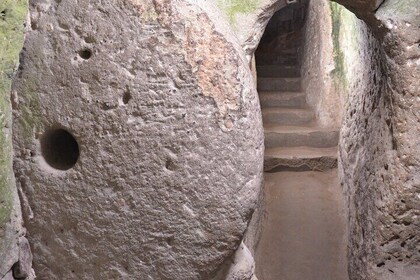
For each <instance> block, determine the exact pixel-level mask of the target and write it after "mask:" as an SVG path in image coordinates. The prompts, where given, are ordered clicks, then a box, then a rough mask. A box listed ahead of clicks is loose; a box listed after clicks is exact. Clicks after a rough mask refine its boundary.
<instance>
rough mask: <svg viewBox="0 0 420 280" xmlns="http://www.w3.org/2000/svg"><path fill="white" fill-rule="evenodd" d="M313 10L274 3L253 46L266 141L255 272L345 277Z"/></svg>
mask: <svg viewBox="0 0 420 280" xmlns="http://www.w3.org/2000/svg"><path fill="white" fill-rule="evenodd" d="M314 2H318V1H314ZM316 4H319V3H315V5H316ZM310 8H312V9H310ZM310 12H312V13H314V12H315V11H314V9H313V7H310V3H309V1H294V2H293V3H291V4H289V5H287V6H286V7H284V8H283V9H281V10H279V11H277V12H276V13H275V14H274V15H273V17H272V18H271V19H270V21H269V23H268V25H267V27H266V29H265V32H264V35H263V36H262V38H261V41H260V44H259V47H258V49H257V50H256V53H255V58H256V66H257V88H258V93H259V97H260V104H261V110H262V115H263V124H264V131H265V148H266V150H265V161H264V171H265V186H264V194H265V195H264V197H265V200H264V209H265V210H266V213H265V217H264V219H263V222H262V231H261V238H260V240H259V243H258V246H257V250H256V267H257V277H258V279H259V280H274V279H337V280H346V279H348V275H347V261H346V258H347V256H346V255H347V250H346V247H347V242H346V219H347V218H346V216H345V211H344V203H343V194H342V189H341V187H340V183H339V178H338V170H337V153H338V142H339V125H340V122H331V123H328V122H327V123H326V122H325V121H323V120H321V119H320V118H322V116H323V115H325V114H324V112H323V110H325V109H326V108H324V107H323V105H324V104H327V103H328V102H325V100H327V99H329V98H330V95H329V94H328V93H327V94H326V95H324V93H325V92H323V90H324V89H325V87H323V86H322V84H321V83H320V82H319V81H318V82H317V83H316V82H314V80H313V79H314V78H313V76H314V75H313V73H311V72H312V71H319V69H316V67H317V65H320V66H321V65H322V64H323V63H324V61H322V58H321V56H322V52H323V51H324V52H325V51H328V50H326V48H324V47H323V46H322V45H321V46H320V45H316V44H317V42H318V40H313V38H314V37H322V34H315V35H313V34H311V33H313V32H317V31H316V30H315V28H316V27H314V26H313V24H314V23H315V24H317V25H318V26H319V25H321V24H322V21H321V20H319V18H318V19H317V20H314V15H310V14H309V13H310ZM324 16H325V15H324ZM318 32H320V31H318ZM319 40H322V38H319ZM314 52H315V53H314ZM320 52H321V53H320ZM332 59H333V57H332ZM316 60H318V62H317V61H316ZM319 75H320V74H316V75H315V76H319ZM315 91H316V92H315ZM327 101H329V100H327ZM321 102H323V104H321ZM338 107H339V106H338ZM335 113H337V114H341V112H340V111H339V110H335ZM321 267H322V269H320V268H321Z"/></svg>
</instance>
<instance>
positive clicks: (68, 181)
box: [12, 0, 263, 279]
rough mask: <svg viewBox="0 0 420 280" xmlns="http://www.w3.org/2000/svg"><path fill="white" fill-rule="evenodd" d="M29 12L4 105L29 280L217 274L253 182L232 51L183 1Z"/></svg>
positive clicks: (243, 65)
mask: <svg viewBox="0 0 420 280" xmlns="http://www.w3.org/2000/svg"><path fill="white" fill-rule="evenodd" d="M30 14H31V28H32V30H31V31H30V32H28V34H27V38H26V41H25V46H24V50H23V52H22V55H21V66H20V71H19V72H18V74H17V76H16V79H15V83H14V86H13V98H12V99H13V110H14V148H15V172H16V175H17V180H18V187H19V189H20V190H21V192H22V204H23V206H22V208H23V216H24V220H25V223H26V226H27V228H28V232H29V235H28V238H29V242H30V244H31V246H32V249H33V256H34V268H35V271H36V273H37V276H38V277H39V278H40V279H210V278H211V277H213V276H214V275H216V272H217V271H218V269H219V266H220V265H221V264H222V263H223V262H224V261H225V260H226V259H228V258H230V257H232V256H233V253H234V252H235V250H236V249H237V248H238V246H239V244H240V242H241V239H242V235H243V233H244V231H245V229H246V226H247V223H248V221H249V219H250V217H251V215H252V213H253V209H254V208H255V207H256V203H257V199H258V196H259V190H260V185H261V177H262V175H261V172H262V159H263V154H262V153H263V141H262V140H263V139H262V138H263V136H262V125H261V116H260V115H261V113H260V109H259V103H258V98H257V93H256V91H255V86H254V84H253V80H252V75H251V73H250V70H249V68H248V67H247V61H246V60H245V57H244V56H242V55H241V52H240V46H239V44H238V43H237V42H236V41H235V40H234V39H232V38H229V37H227V36H226V35H224V34H225V33H224V32H223V31H222V30H220V29H219V28H218V27H217V26H218V25H216V24H214V22H213V21H212V20H211V19H210V17H209V16H208V15H207V14H206V13H205V12H204V11H203V10H202V9H200V8H199V7H198V6H196V5H195V4H190V3H188V1H165V0H156V1H151V0H148V1H138V0H130V1H128V0H127V1H111V0H106V1H101V2H96V1H87V0H81V1H77V2H76V1H71V0H63V1H47V0H40V1H33V2H32V7H31V13H30ZM57 139H58V140H57ZM60 139H61V140H64V141H67V142H66V143H68V145H62V144H60V143H63V141H59V140H60Z"/></svg>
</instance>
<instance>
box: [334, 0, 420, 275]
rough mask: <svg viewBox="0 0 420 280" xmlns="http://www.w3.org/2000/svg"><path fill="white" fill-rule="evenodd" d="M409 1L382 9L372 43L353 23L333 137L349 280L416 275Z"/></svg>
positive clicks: (414, 87) (414, 89)
mask: <svg viewBox="0 0 420 280" xmlns="http://www.w3.org/2000/svg"><path fill="white" fill-rule="evenodd" d="M416 4H418V2H417V1H396V0H390V1H386V2H384V3H383V4H382V5H381V6H380V8H379V10H378V11H377V12H376V14H375V16H376V17H377V18H378V20H380V21H381V22H382V23H383V25H384V26H387V28H389V29H388V30H387V32H386V35H385V36H384V37H382V38H381V39H380V41H378V40H375V39H374V38H373V36H372V33H371V32H370V31H369V29H368V28H367V27H366V26H365V25H364V24H363V23H359V24H358V27H357V29H356V30H358V31H357V33H358V34H359V35H358V36H357V38H358V39H357V40H358V42H359V49H358V52H359V57H356V58H355V59H353V61H352V62H351V63H352V65H354V66H355V68H354V69H352V70H351V72H353V73H360V75H361V76H362V77H363V78H362V79H360V80H352V82H351V84H350V86H349V90H350V93H351V94H350V95H349V98H348V101H347V108H346V113H345V118H344V127H343V129H342V131H341V136H342V139H341V141H340V142H341V143H340V161H341V163H342V168H343V170H342V172H343V173H344V174H343V175H344V176H342V178H343V184H344V187H345V189H346V191H347V195H348V202H349V214H350V219H349V231H350V246H349V272H350V276H351V279H354V280H371V279H373V280H377V279H381V280H384V279H386V280H388V279H404V280H411V279H413V280H414V279H417V278H418V275H420V252H419V244H420V243H419V238H420V231H419V229H420V226H419V222H420V220H419V219H418V217H419V214H420V212H419V209H420V189H419V186H420V177H419V175H418V174H420V145H419V142H418V135H419V133H420V126H419V121H420V118H419V115H418V112H419V93H420V91H419V80H420V71H419V59H418V57H419V48H418V42H419V41H420V34H419V33H418V26H419V24H420V22H419V18H418V15H417V13H416V11H415V9H414V6H415V5H416Z"/></svg>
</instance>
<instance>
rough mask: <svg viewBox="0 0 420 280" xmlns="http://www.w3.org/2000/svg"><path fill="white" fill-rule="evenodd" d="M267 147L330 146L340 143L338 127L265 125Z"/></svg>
mask: <svg viewBox="0 0 420 280" xmlns="http://www.w3.org/2000/svg"><path fill="white" fill-rule="evenodd" d="M264 131H265V133H264V135H265V148H266V149H270V148H275V147H297V146H307V147H313V148H328V147H335V146H337V145H338V139H339V136H340V132H339V131H338V129H327V128H320V127H316V126H278V125H270V124H266V125H264Z"/></svg>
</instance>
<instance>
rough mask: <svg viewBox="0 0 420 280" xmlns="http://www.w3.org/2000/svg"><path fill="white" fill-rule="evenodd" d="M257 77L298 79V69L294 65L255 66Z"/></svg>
mask: <svg viewBox="0 0 420 280" xmlns="http://www.w3.org/2000/svg"><path fill="white" fill-rule="evenodd" d="M257 74H258V77H290V78H294V77H300V67H299V66H296V65H293V66H292V65H261V66H257Z"/></svg>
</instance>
